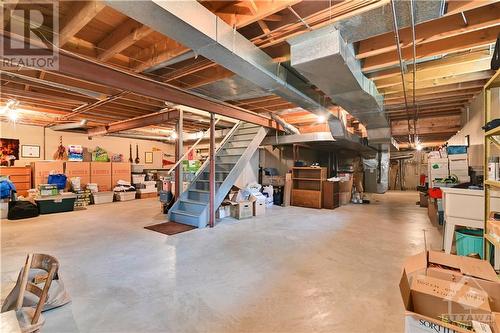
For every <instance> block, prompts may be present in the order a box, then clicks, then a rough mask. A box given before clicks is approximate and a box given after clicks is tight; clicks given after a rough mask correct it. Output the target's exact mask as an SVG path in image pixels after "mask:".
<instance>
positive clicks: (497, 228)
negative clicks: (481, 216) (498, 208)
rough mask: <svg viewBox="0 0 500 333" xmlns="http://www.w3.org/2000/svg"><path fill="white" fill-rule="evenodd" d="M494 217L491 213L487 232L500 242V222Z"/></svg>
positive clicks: (487, 223)
mask: <svg viewBox="0 0 500 333" xmlns="http://www.w3.org/2000/svg"><path fill="white" fill-rule="evenodd" d="M493 216H494V212H492V213H490V218H489V219H488V221H487V222H486V232H487V233H488V235H490V236H491V237H493V238H494V239H496V240H498V241H499V242H500V221H499V220H495V219H494V218H493Z"/></svg>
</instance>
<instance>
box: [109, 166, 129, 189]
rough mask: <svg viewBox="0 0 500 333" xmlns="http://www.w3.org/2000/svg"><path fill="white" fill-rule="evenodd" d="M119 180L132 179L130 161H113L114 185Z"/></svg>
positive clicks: (112, 174)
mask: <svg viewBox="0 0 500 333" xmlns="http://www.w3.org/2000/svg"><path fill="white" fill-rule="evenodd" d="M119 180H125V181H127V182H130V181H131V180H132V167H131V165H130V163H129V162H111V183H112V185H113V186H115V185H116V183H117V182H118V181H119Z"/></svg>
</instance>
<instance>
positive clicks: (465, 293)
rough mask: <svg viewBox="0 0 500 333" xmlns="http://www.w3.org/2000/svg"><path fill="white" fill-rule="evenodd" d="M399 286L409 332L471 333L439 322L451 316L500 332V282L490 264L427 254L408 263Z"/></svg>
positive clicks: (476, 260) (408, 259)
mask: <svg viewBox="0 0 500 333" xmlns="http://www.w3.org/2000/svg"><path fill="white" fill-rule="evenodd" d="M399 287H400V291H401V297H402V299H403V304H404V306H405V309H406V311H407V312H406V318H405V327H406V331H405V332H407V333H410V332H411V333H420V332H460V333H470V332H471V331H469V330H466V329H464V328H460V327H459V326H457V325H453V324H450V323H446V322H443V321H442V320H440V319H439V317H440V316H441V315H450V314H451V315H454V316H457V317H460V316H462V317H466V318H468V319H473V320H477V321H479V322H487V323H488V324H489V325H490V327H491V330H492V332H495V333H499V332H500V326H498V323H499V322H498V319H500V318H499V317H498V313H497V309H498V305H499V304H500V302H498V301H499V297H500V280H499V279H498V277H497V275H496V273H495V271H494V270H493V268H492V267H491V265H490V264H489V263H487V262H486V261H483V260H480V259H474V258H469V257H459V256H455V255H451V254H445V253H443V252H437V251H424V252H422V253H419V254H417V255H414V256H411V257H409V258H407V259H406V260H405V264H404V266H403V273H402V276H401V280H400V284H399ZM489 320H491V322H490V321H489ZM432 324H433V325H432ZM429 328H433V329H435V330H434V331H432V330H429ZM439 329H441V330H439Z"/></svg>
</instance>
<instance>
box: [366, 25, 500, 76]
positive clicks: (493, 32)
mask: <svg viewBox="0 0 500 333" xmlns="http://www.w3.org/2000/svg"><path fill="white" fill-rule="evenodd" d="M499 21H500V18H499ZM498 33H500V25H497V26H493V27H490V28H486V29H481V30H477V31H472V32H468V33H464V34H461V35H457V36H453V37H449V38H446V39H441V40H437V41H434V42H429V43H426V44H418V45H417V59H420V58H425V57H431V56H436V55H441V54H444V53H452V52H459V51H465V50H468V49H471V48H475V47H481V46H486V45H490V44H492V43H494V42H495V41H496V38H497V36H498ZM412 52H413V50H412V48H411V47H405V48H403V49H402V58H403V59H404V60H405V61H406V60H410V59H412V57H413V53H412ZM398 63H399V58H398V54H397V52H396V51H390V52H387V53H382V54H378V55H374V56H372V57H368V58H365V59H364V62H363V71H373V70H379V69H381V68H385V67H389V66H393V65H397V64H398Z"/></svg>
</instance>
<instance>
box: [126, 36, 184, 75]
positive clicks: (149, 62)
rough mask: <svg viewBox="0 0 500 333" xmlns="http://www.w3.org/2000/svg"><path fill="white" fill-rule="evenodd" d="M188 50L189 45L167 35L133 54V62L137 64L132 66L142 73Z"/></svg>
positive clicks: (134, 69) (135, 70)
mask: <svg viewBox="0 0 500 333" xmlns="http://www.w3.org/2000/svg"><path fill="white" fill-rule="evenodd" d="M186 52H189V49H188V48H187V47H185V46H184V45H182V44H180V43H178V42H176V41H175V40H173V39H170V38H167V37H165V39H163V40H161V41H160V42H157V43H155V44H153V45H151V46H150V47H148V48H146V49H141V50H139V51H138V52H137V53H136V54H134V55H133V56H131V57H130V58H131V59H132V63H134V64H135V65H133V66H132V69H133V71H134V72H137V73H140V72H143V71H145V70H147V69H149V68H151V67H154V66H156V65H158V64H161V63H163V62H166V61H168V60H171V59H173V58H175V57H178V56H180V55H182V54H184V53H186Z"/></svg>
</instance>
